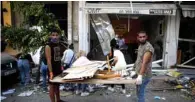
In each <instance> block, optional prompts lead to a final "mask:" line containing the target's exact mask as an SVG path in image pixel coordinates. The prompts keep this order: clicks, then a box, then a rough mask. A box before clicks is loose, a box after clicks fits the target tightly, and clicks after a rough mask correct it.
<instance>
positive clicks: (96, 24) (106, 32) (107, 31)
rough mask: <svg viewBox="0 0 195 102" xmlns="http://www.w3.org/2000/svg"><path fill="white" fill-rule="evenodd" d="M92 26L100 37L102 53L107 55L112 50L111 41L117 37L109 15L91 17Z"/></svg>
mask: <svg viewBox="0 0 195 102" xmlns="http://www.w3.org/2000/svg"><path fill="white" fill-rule="evenodd" d="M90 17H91V23H92V26H93V28H94V30H95V32H96V34H97V36H98V40H99V42H100V45H101V48H102V51H103V53H104V55H107V54H108V53H109V52H110V50H111V48H110V41H111V39H113V38H114V37H115V32H114V30H113V27H112V25H111V22H110V19H109V17H108V15H107V14H95V15H90Z"/></svg>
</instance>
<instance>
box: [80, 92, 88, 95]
mask: <svg viewBox="0 0 195 102" xmlns="http://www.w3.org/2000/svg"><path fill="white" fill-rule="evenodd" d="M88 95H89V93H88V92H82V93H81V96H88Z"/></svg>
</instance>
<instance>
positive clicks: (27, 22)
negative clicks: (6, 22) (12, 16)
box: [1, 1, 61, 53]
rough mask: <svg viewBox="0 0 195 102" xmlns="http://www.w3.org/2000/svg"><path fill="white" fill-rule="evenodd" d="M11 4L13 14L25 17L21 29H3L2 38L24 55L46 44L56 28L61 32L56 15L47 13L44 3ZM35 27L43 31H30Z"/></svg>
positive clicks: (7, 27) (13, 2) (6, 27)
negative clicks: (52, 30)
mask: <svg viewBox="0 0 195 102" xmlns="http://www.w3.org/2000/svg"><path fill="white" fill-rule="evenodd" d="M10 4H11V9H12V10H13V12H16V13H20V14H21V15H23V16H24V21H23V22H22V25H21V26H20V27H14V26H5V27H1V28H2V36H4V37H5V38H6V39H8V40H7V41H8V44H9V45H11V46H12V47H13V48H16V49H18V50H21V51H22V52H23V53H29V52H32V51H33V52H34V51H35V50H36V49H37V48H39V47H40V46H42V45H43V44H44V43H46V41H47V39H48V37H49V35H48V34H49V31H50V30H51V29H54V28H55V29H58V30H59V31H60V32H61V29H60V27H59V24H58V21H57V20H56V19H55V16H54V14H52V13H50V12H47V11H46V9H44V4H43V3H40V2H25V1H22V2H18V1H17V2H16V1H10ZM33 26H38V27H41V31H40V32H39V31H38V30H36V29H29V28H30V27H33Z"/></svg>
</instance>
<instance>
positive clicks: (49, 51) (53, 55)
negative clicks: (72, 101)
mask: <svg viewBox="0 0 195 102" xmlns="http://www.w3.org/2000/svg"><path fill="white" fill-rule="evenodd" d="M45 55H46V60H47V65H48V69H49V71H48V72H49V73H48V78H49V80H52V79H53V78H54V77H55V76H57V75H59V74H61V73H62V70H61V56H60V46H59V35H58V31H57V30H53V31H51V34H50V37H49V43H48V44H47V45H46V47H45ZM48 83H49V96H50V99H51V102H55V100H56V101H57V102H61V101H62V100H60V91H59V84H57V83H51V82H50V81H49V82H48Z"/></svg>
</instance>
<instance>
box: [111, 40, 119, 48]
mask: <svg viewBox="0 0 195 102" xmlns="http://www.w3.org/2000/svg"><path fill="white" fill-rule="evenodd" d="M110 47H112V48H115V49H119V45H118V44H117V41H116V39H112V40H111V41H110Z"/></svg>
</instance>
